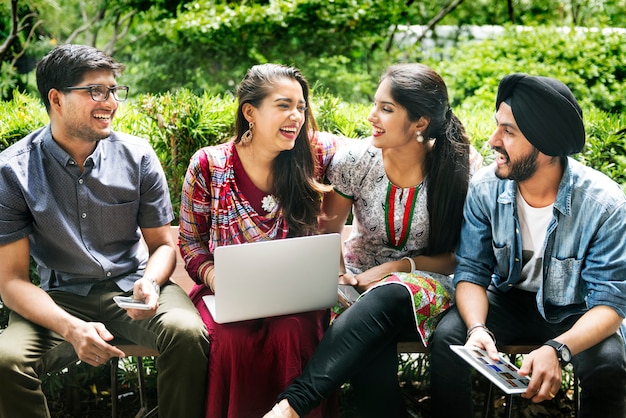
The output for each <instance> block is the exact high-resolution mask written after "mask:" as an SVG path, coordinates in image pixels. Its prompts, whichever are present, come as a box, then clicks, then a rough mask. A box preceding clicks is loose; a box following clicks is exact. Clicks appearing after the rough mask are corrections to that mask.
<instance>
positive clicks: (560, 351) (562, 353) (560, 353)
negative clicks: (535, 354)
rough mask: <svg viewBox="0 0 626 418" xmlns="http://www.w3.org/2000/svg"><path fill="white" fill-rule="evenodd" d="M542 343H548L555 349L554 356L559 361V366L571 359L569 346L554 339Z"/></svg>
mask: <svg viewBox="0 0 626 418" xmlns="http://www.w3.org/2000/svg"><path fill="white" fill-rule="evenodd" d="M543 345H549V346H550V347H552V348H554V350H555V351H556V356H557V357H558V359H559V361H560V362H561V366H566V365H568V364H569V362H570V361H572V353H571V351H569V348H568V347H567V346H566V345H565V344H562V343H560V342H558V341H554V340H548V341H546V342H545V343H543Z"/></svg>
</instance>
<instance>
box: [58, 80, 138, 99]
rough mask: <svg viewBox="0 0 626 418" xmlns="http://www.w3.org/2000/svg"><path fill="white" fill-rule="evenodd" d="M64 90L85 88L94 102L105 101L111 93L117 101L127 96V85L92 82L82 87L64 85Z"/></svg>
mask: <svg viewBox="0 0 626 418" xmlns="http://www.w3.org/2000/svg"><path fill="white" fill-rule="evenodd" d="M64 90H68V91H72V90H87V91H89V94H90V95H91V99H92V100H93V101H94V102H106V101H107V99H108V98H109V94H111V93H113V98H114V99H115V100H117V101H118V102H123V101H124V100H126V98H127V97H128V86H115V87H108V86H105V85H104V84H93V85H91V86H84V87H66V88H65V89H64Z"/></svg>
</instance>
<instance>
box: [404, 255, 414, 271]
mask: <svg viewBox="0 0 626 418" xmlns="http://www.w3.org/2000/svg"><path fill="white" fill-rule="evenodd" d="M402 259H403V260H409V263H411V271H413V270H415V260H413V259H412V258H411V257H402Z"/></svg>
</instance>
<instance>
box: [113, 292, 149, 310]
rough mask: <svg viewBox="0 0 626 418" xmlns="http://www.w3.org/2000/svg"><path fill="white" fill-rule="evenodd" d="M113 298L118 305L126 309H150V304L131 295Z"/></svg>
mask: <svg viewBox="0 0 626 418" xmlns="http://www.w3.org/2000/svg"><path fill="white" fill-rule="evenodd" d="M113 300H114V301H115V303H117V306H119V307H120V308H124V309H141V310H144V311H147V310H149V309H150V306H148V305H147V304H145V303H143V301H141V300H137V299H133V298H132V297H131V296H113Z"/></svg>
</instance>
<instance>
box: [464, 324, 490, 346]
mask: <svg viewBox="0 0 626 418" xmlns="http://www.w3.org/2000/svg"><path fill="white" fill-rule="evenodd" d="M479 329H482V330H483V331H485V332H486V333H487V334H489V336H490V337H491V339H492V340H493V342H494V344H495V342H496V336H495V335H494V334H493V332H491V331H489V328H487V326H486V325H485V324H481V323H478V324H474V325H472V326H471V327H469V329H468V330H467V336H466V338H465V341H467V340H469V337H470V336H471V335H472V334H473V333H474V332H475V331H476V330H479Z"/></svg>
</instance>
